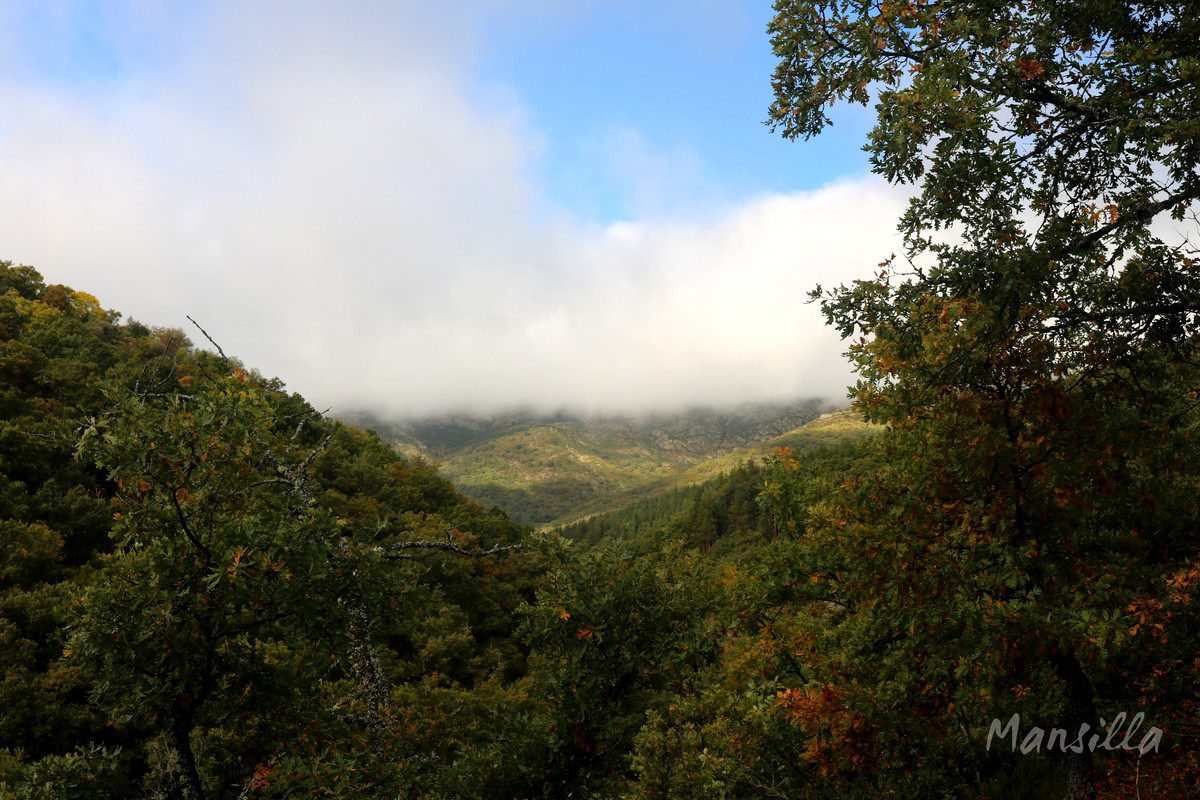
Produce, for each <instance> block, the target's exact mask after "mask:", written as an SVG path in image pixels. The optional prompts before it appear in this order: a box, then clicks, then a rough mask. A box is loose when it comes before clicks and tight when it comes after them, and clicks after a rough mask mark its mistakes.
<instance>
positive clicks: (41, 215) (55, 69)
mask: <svg viewBox="0 0 1200 800" xmlns="http://www.w3.org/2000/svg"><path fill="white" fill-rule="evenodd" d="M771 14H772V11H771V4H770V2H767V1H766V0H753V1H750V0H746V1H745V2H740V1H739V0H654V1H653V2H648V1H647V0H640V2H634V1H630V2H626V1H625V0H607V2H590V0H579V1H578V2H573V3H561V2H550V0H442V1H441V2H439V3H436V4H435V3H417V2H354V1H352V0H344V1H342V2H338V3H328V2H309V1H308V0H289V2H286V3H285V2H268V1H266V0H263V1H261V2H248V1H247V0H239V1H238V2H200V1H199V0H195V1H187V0H185V1H183V2H180V1H179V0H176V1H175V2H152V1H151V0H137V1H134V0H130V1H129V2H123V1H122V0H91V1H84V0H79V1H78V2H71V1H69V0H44V2H39V3H26V2H16V1H12V2H9V1H8V0H0V175H2V176H3V179H2V180H0V259H7V260H12V261H14V262H16V263H23V264H29V265H31V266H34V267H36V268H37V269H38V270H39V271H40V272H41V273H42V274H43V275H44V276H45V278H46V280H47V282H49V283H63V284H67V285H69V286H72V287H73V288H76V289H80V290H83V291H86V292H89V293H91V294H93V295H95V296H96V297H97V298H98V299H99V300H100V302H101V304H102V305H103V306H104V307H106V308H110V309H114V310H117V311H120V312H122V313H123V314H124V315H125V317H126V318H127V319H136V320H138V321H140V322H142V323H144V324H147V325H152V326H162V327H170V328H181V329H185V330H186V331H187V332H188V333H189V335H190V337H191V338H192V340H193V341H195V342H196V343H197V344H202V343H203V337H202V336H201V335H200V334H199V332H198V331H196V330H195V329H194V328H192V327H191V323H189V322H188V320H187V317H188V316H189V315H190V316H191V317H192V318H194V319H195V320H196V321H197V322H199V323H200V324H201V325H203V326H204V328H205V329H206V330H207V331H208V332H209V334H211V335H212V336H213V338H214V339H215V340H216V341H217V342H218V343H219V344H220V345H221V346H222V348H223V349H224V350H225V351H226V352H227V353H231V354H235V355H237V356H238V357H239V358H241V359H242V360H243V361H244V362H245V363H246V364H247V365H248V366H251V367H254V368H256V369H258V370H259V371H261V372H262V373H263V374H265V375H268V376H274V377H278V378H280V379H282V380H283V381H284V382H285V383H286V384H287V386H288V387H289V388H290V389H291V390H294V391H298V392H300V393H301V394H303V395H304V396H305V397H306V398H308V399H309V400H310V402H312V403H313V405H315V406H316V407H317V408H319V409H325V408H330V409H331V413H333V414H334V415H336V414H338V413H339V412H351V411H357V410H368V411H373V412H376V413H381V414H385V415H392V416H402V415H408V416H412V415H424V414H433V413H440V412H446V411H462V410H470V411H477V412H486V411H498V410H503V409H508V408H513V407H518V406H532V407H535V408H542V409H546V410H551V409H559V408H567V409H574V410H579V411H590V412H614V411H626V412H628V411H638V410H651V409H653V410H670V409H676V408H681V407H685V406H696V405H728V404H733V403H739V402H757V401H785V400H790V399H797V398H809V397H822V398H826V399H828V400H830V401H831V402H835V403H844V402H845V397H846V393H847V389H846V387H847V385H848V384H849V383H851V382H852V381H853V376H852V373H851V370H850V367H849V365H848V362H847V361H846V359H845V358H844V357H843V356H842V355H841V354H842V352H843V351H844V350H845V344H844V343H842V342H841V341H840V340H839V338H838V336H837V335H836V333H835V332H833V331H832V330H831V329H829V328H827V327H826V326H825V325H824V324H823V319H822V317H821V314H820V310H819V308H818V307H817V306H816V305H814V304H809V303H807V302H806V301H807V294H808V292H809V291H810V290H811V289H812V288H813V287H814V286H815V285H817V284H821V285H823V286H825V287H826V288H828V287H831V286H836V285H838V284H841V283H847V282H849V281H851V280H854V279H857V278H865V277H869V276H871V275H873V274H874V272H875V267H876V265H877V264H878V263H879V262H880V261H882V260H884V259H886V258H887V257H888V256H889V255H891V254H892V253H893V252H898V251H899V247H900V245H899V240H898V238H897V236H896V233H895V226H896V222H897V219H898V217H899V215H900V213H901V212H902V210H903V206H904V202H905V196H906V193H905V191H904V190H903V189H897V188H895V187H889V186H888V185H886V184H885V183H884V182H883V181H882V180H881V179H879V178H878V177H876V176H873V175H871V174H870V173H869V165H868V163H867V160H866V156H865V154H864V153H863V152H862V150H861V147H862V144H863V143H864V142H865V139H866V133H867V130H868V129H869V127H870V122H871V111H870V110H869V109H862V108H858V107H840V108H839V109H838V110H837V111H836V113H835V114H834V115H833V118H834V125H833V127H832V128H830V129H829V130H827V131H826V132H825V133H824V134H822V135H821V136H820V137H817V138H815V139H812V140H809V141H795V142H791V141H786V140H784V139H783V138H781V137H780V136H779V135H777V134H774V133H772V132H771V131H770V129H769V128H768V127H767V126H766V125H765V124H764V120H765V119H766V117H767V108H768V105H769V104H770V101H771V91H770V76H771V72H772V70H773V68H774V60H773V56H772V53H771V47H770V43H769V40H768V36H767V34H766V25H767V23H768V21H769V20H770V18H771Z"/></svg>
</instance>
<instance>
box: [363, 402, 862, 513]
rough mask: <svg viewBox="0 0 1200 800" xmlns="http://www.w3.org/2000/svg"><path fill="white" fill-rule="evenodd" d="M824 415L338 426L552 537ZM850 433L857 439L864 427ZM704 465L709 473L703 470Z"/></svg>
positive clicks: (570, 417)
mask: <svg viewBox="0 0 1200 800" xmlns="http://www.w3.org/2000/svg"><path fill="white" fill-rule="evenodd" d="M829 412H830V406H829V405H828V404H827V403H824V402H823V401H820V400H800V401H796V402H793V403H787V404H784V403H776V404H771V403H744V404H741V405H738V406H729V407H723V408H722V407H694V408H689V409H685V410H683V411H680V412H676V413H668V412H658V413H653V414H645V415H640V416H638V415H588V416H584V415H574V414H570V413H568V412H565V411H559V412H555V413H549V414H538V413H536V412H533V411H528V410H516V411H510V412H503V413H499V414H492V415H471V414H445V415H439V416H432V417H426V418H422V419H415V420H386V419H381V418H379V417H376V416H374V415H371V414H367V413H357V414H353V413H352V414H345V415H342V416H341V417H340V419H341V420H342V421H343V422H346V423H348V424H352V425H356V426H358V427H362V428H368V429H371V430H374V431H375V432H376V433H377V434H378V435H379V437H380V438H381V439H382V440H383V441H385V442H386V443H388V444H389V445H390V446H392V447H393V448H394V449H396V450H397V451H399V452H401V453H403V454H405V455H407V456H409V457H418V458H421V459H425V460H430V461H436V462H437V463H438V467H439V471H440V472H441V474H443V475H444V476H446V477H447V478H449V479H450V480H451V481H453V482H454V484H455V485H456V486H458V487H459V489H460V490H461V491H462V492H463V493H464V494H466V495H468V496H470V497H472V498H474V499H476V500H479V501H482V502H485V503H490V504H494V505H497V506H499V507H500V508H502V509H503V510H504V511H506V512H507V513H509V514H510V515H511V516H513V518H514V519H517V520H519V521H521V522H523V523H525V524H528V525H534V526H543V527H553V526H554V525H557V524H561V523H562V522H564V521H569V520H572V519H577V518H579V513H580V512H581V511H584V510H585V509H592V510H590V511H586V512H585V513H598V512H599V511H602V510H609V509H610V508H613V507H619V505H621V504H623V503H624V502H633V501H635V500H637V499H641V498H643V497H645V496H647V495H648V494H651V493H653V492H654V491H657V490H660V489H664V488H669V487H671V486H676V485H681V481H683V482H686V483H695V482H700V481H703V480H705V479H706V477H707V476H709V475H713V474H716V473H717V472H718V471H720V469H731V468H733V467H735V466H736V465H737V463H735V462H739V463H740V461H743V460H746V459H747V458H757V457H761V456H763V455H767V454H769V452H771V451H772V450H774V449H775V448H776V447H778V446H779V445H778V444H772V443H773V442H775V440H779V441H780V443H782V444H786V443H787V441H788V439H787V437H788V436H789V435H791V434H794V433H796V431H798V430H799V429H801V428H802V427H804V426H805V425H807V424H809V423H812V422H814V421H816V420H819V419H820V418H821V417H822V414H823V413H825V414H826V415H828V414H829ZM834 413H840V412H834ZM839 419H842V418H840V417H839ZM851 425H852V427H854V428H855V431H857V430H858V426H861V427H863V428H865V427H866V426H865V424H864V423H861V422H857V425H854V424H853V423H852V424H851ZM825 427H828V425H827V426H825ZM826 433H827V434H828V433H830V432H829V431H826ZM844 434H845V432H844V431H843V432H841V433H838V434H831V435H832V436H833V438H834V439H837V438H844ZM856 435H857V434H856ZM801 438H802V439H804V440H805V441H808V440H810V439H813V436H812V435H811V433H810V434H806V435H803V436H801ZM816 438H821V437H819V436H818V437H816ZM741 451H745V452H744V453H743V454H742V455H741V456H735V455H734V454H736V453H739V452H741ZM731 458H733V459H734V461H733V462H731V461H730V459H731ZM710 463H711V464H714V465H717V466H715V467H705V465H706V464H710ZM623 498H624V499H623ZM614 503H615V504H616V505H614Z"/></svg>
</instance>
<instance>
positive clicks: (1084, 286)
mask: <svg viewBox="0 0 1200 800" xmlns="http://www.w3.org/2000/svg"><path fill="white" fill-rule="evenodd" d="M776 10H777V15H776V17H775V18H774V20H773V22H772V24H771V31H772V34H773V37H774V38H773V42H774V46H775V52H776V54H777V56H779V58H780V63H779V65H778V68H777V70H776V73H775V80H774V89H775V93H776V99H775V102H774V104H773V105H772V107H771V112H770V113H771V123H772V124H773V125H774V126H775V128H776V129H782V132H783V134H784V135H785V136H788V137H792V138H796V137H801V136H803V137H807V136H811V135H815V134H817V133H819V132H820V131H821V130H822V129H823V128H824V127H825V126H826V125H827V124H828V123H829V119H828V117H827V115H826V110H827V108H828V107H829V106H830V105H831V104H833V103H834V102H836V101H839V100H849V101H852V102H859V103H864V104H865V103H866V102H868V101H869V100H870V99H871V97H872V96H874V97H875V99H876V101H877V102H876V110H877V114H878V121H877V124H876V126H875V129H874V130H873V131H872V132H871V134H870V137H869V142H868V144H867V147H866V149H867V150H868V152H870V154H871V162H872V165H873V167H874V169H875V170H876V171H877V172H878V173H880V174H882V175H883V176H884V177H886V178H887V179H888V180H890V181H893V182H900V183H916V184H918V191H917V193H916V195H915V197H914V198H913V200H912V202H911V204H910V207H909V209H908V211H907V212H906V214H905V215H904V217H903V218H902V220H901V222H900V228H901V230H902V232H903V233H904V235H905V240H906V244H907V252H906V253H905V256H906V259H907V261H908V264H909V265H910V268H909V270H908V271H907V272H901V271H900V270H898V269H897V268H896V266H895V259H894V258H893V259H889V260H888V261H886V262H885V263H884V264H882V265H881V269H880V272H879V274H878V276H877V277H876V278H875V279H873V280H866V281H857V282H855V283H854V284H853V285H852V286H851V287H850V288H845V287H843V288H840V289H837V290H834V291H832V292H830V293H828V294H822V293H821V291H820V290H819V289H818V291H817V292H814V297H815V298H819V299H822V301H823V308H824V311H825V314H826V317H827V319H828V320H829V322H830V323H831V324H833V325H835V326H837V327H838V329H839V330H840V331H841V333H842V334H843V335H844V336H856V337H857V338H856V339H855V341H853V343H852V344H851V346H850V352H849V355H850V357H851V358H852V360H853V362H854V364H855V368H856V370H857V371H858V373H859V375H860V376H861V379H860V381H859V382H858V384H857V385H856V387H855V389H854V396H855V401H856V402H855V405H856V408H857V409H858V410H860V411H861V412H862V413H863V414H864V415H865V416H866V417H867V418H868V419H869V420H871V421H873V422H878V423H882V424H886V425H887V426H889V430H888V432H887V434H886V435H885V436H884V437H883V438H882V439H881V440H880V443H879V445H878V446H879V448H880V452H881V454H882V455H883V457H884V459H883V464H882V466H880V467H878V468H876V469H872V470H867V471H865V472H862V473H860V474H857V475H850V476H847V477H845V478H844V479H842V480H841V481H837V482H830V483H828V484H826V485H825V486H824V488H823V489H822V491H820V492H818V493H817V496H816V498H815V500H814V501H813V502H811V503H810V504H808V505H807V506H806V510H805V511H804V513H803V517H802V519H799V520H796V522H797V523H798V527H799V529H801V530H803V531H804V533H803V536H802V537H801V538H800V540H799V542H798V543H797V548H798V550H799V551H800V552H801V554H802V556H803V557H802V562H803V563H804V564H805V569H806V570H807V572H808V573H809V575H810V577H811V581H808V582H805V584H804V586H805V589H804V590H803V591H801V592H800V594H801V595H803V596H807V597H809V598H810V600H811V606H810V613H811V615H812V617H813V619H814V620H817V623H818V624H816V625H814V629H813V631H812V633H813V635H814V636H815V637H816V639H815V644H813V645H811V646H808V647H804V648H802V649H804V651H805V652H804V654H803V655H804V657H805V658H807V659H808V660H809V662H810V664H811V672H810V674H809V675H808V680H807V682H806V683H805V684H804V685H798V686H796V687H794V689H793V690H791V691H789V692H788V693H785V694H784V695H782V696H781V698H780V701H779V702H780V707H781V709H782V711H784V712H785V713H786V714H788V715H789V717H790V718H791V719H792V720H793V721H794V722H795V723H796V725H797V727H798V728H799V729H800V730H802V731H804V732H805V733H806V735H808V736H811V737H815V738H816V739H818V740H819V739H821V737H822V736H823V735H828V734H829V733H830V731H831V730H833V729H834V728H835V727H836V725H837V724H839V723H838V722H837V721H836V720H837V719H840V720H841V721H842V722H845V721H846V720H848V719H853V720H855V721H856V722H858V721H861V722H862V723H863V724H861V725H856V726H851V728H850V729H851V730H854V731H856V733H855V735H856V736H858V737H860V741H859V742H857V744H858V745H862V744H864V743H867V744H869V745H870V748H871V749H872V750H873V751H874V752H875V753H876V755H875V756H874V757H873V758H872V759H870V760H869V763H865V764H864V763H859V764H856V765H855V766H856V767H857V768H858V769H860V770H875V771H877V772H878V773H880V774H891V775H895V776H905V775H907V776H909V777H903V778H900V780H902V781H916V782H917V783H920V782H921V781H924V782H925V783H926V784H928V785H926V786H924V787H923V788H922V791H932V788H931V787H934V786H936V788H937V790H939V791H949V792H955V791H957V792H969V791H975V790H977V789H978V788H979V786H980V785H986V784H987V783H988V781H989V773H991V774H993V775H999V774H1002V773H1001V768H999V767H998V762H997V761H996V759H995V758H994V757H993V758H991V759H990V760H989V759H988V758H984V755H983V752H982V751H983V742H982V734H983V733H984V732H986V730H987V723H988V721H990V719H991V718H993V717H999V716H1003V717H1004V718H1007V717H1008V716H1009V715H1010V714H1011V713H1012V712H1013V711H1014V710H1017V709H1018V708H1020V709H1022V710H1023V711H1024V712H1025V714H1024V718H1026V719H1028V718H1029V716H1030V715H1031V714H1034V713H1035V712H1036V713H1037V714H1041V715H1043V720H1044V722H1045V723H1051V722H1055V721H1057V722H1058V724H1060V725H1062V726H1064V727H1065V728H1067V729H1068V730H1070V731H1071V732H1072V733H1071V737H1072V740H1073V739H1074V732H1075V731H1077V730H1078V729H1079V728H1080V726H1081V725H1084V724H1087V725H1090V726H1092V727H1093V728H1094V727H1095V726H1097V725H1099V724H1100V718H1101V717H1107V719H1109V720H1111V719H1112V718H1113V716H1114V715H1115V714H1116V713H1117V712H1118V711H1121V710H1122V709H1121V708H1120V706H1121V705H1125V706H1127V707H1128V710H1129V712H1130V713H1132V712H1133V711H1134V710H1135V709H1134V708H1133V707H1131V706H1132V705H1137V704H1146V705H1147V706H1149V707H1151V708H1153V709H1155V710H1157V711H1159V712H1160V714H1162V716H1161V717H1160V719H1159V721H1158V724H1160V725H1162V726H1163V727H1164V728H1166V730H1167V735H1166V736H1167V738H1169V737H1170V736H1174V737H1176V739H1177V741H1176V744H1175V746H1174V747H1173V748H1168V749H1167V753H1166V755H1167V756H1168V757H1170V758H1174V759H1176V761H1177V766H1179V765H1183V766H1187V767H1188V769H1191V770H1194V769H1195V765H1194V763H1190V762H1187V756H1186V755H1185V754H1186V753H1187V751H1188V749H1189V744H1191V745H1192V747H1194V742H1192V743H1189V742H1188V741H1187V738H1186V737H1187V736H1188V734H1187V729H1186V728H1182V727H1178V726H1175V727H1171V726H1170V725H1169V719H1168V718H1167V717H1166V710H1165V709H1167V708H1169V707H1170V705H1171V704H1175V703H1181V702H1190V701H1191V700H1192V698H1190V697H1189V696H1188V693H1187V689H1186V685H1187V684H1186V681H1188V680H1193V679H1194V678H1195V677H1196V665H1195V663H1194V660H1193V656H1192V653H1191V652H1190V650H1189V649H1188V645H1189V644H1190V643H1191V642H1192V641H1193V640H1194V638H1193V637H1194V635H1195V633H1196V629H1197V621H1196V611H1195V606H1194V604H1193V602H1192V597H1191V592H1192V590H1191V589H1190V588H1189V587H1191V586H1193V585H1194V579H1193V577H1191V576H1194V575H1195V574H1196V565H1197V545H1196V522H1197V517H1198V512H1197V508H1196V505H1195V502H1194V492H1193V491H1192V488H1193V487H1194V486H1195V483H1196V480H1197V477H1198V476H1200V458H1198V455H1197V453H1198V451H1197V446H1196V445H1197V442H1196V424H1197V423H1196V420H1197V415H1196V410H1197V400H1198V395H1197V386H1200V375H1198V374H1197V366H1198V364H1197V359H1196V357H1197V348H1198V346H1200V274H1198V273H1197V268H1198V263H1197V258H1196V256H1197V253H1196V246H1195V243H1194V241H1191V240H1189V238H1188V237H1189V236H1192V237H1194V236H1195V235H1196V213H1195V208H1196V201H1197V198H1200V170H1198V158H1200V135H1198V134H1200V95H1198V94H1197V93H1196V92H1195V88H1194V87H1195V85H1196V83H1197V79H1198V78H1200V9H1198V8H1197V6H1196V4H1195V3H1194V2H1164V3H1153V4H1150V3H1123V4H1117V5H1113V4H1109V3H1099V2H1096V3H1092V2H1085V3H1082V4H1069V5H1063V4H1059V3H1049V2H1042V0H1034V1H1033V2H1030V3H1023V4H1001V3H993V2H973V1H972V0H968V1H966V2H957V1H954V0H952V1H951V2H937V3H933V2H904V3H890V2H882V3H876V2H870V3H868V2H816V3H810V2H796V1H795V0H779V2H777V3H776ZM941 231H947V232H949V233H951V234H953V237H956V238H953V237H951V236H946V235H945V234H944V233H941ZM787 469H788V465H787V464H786V462H784V463H781V465H780V470H781V475H782V474H785V473H786V472H787ZM782 480H784V479H783V478H782V477H780V478H777V482H778V481H782ZM1181 587H1182V588H1181ZM1164 675H1172V676H1174V677H1172V678H1170V679H1164V678H1163V677H1162V676H1164ZM1179 681H1183V683H1180V682H1179ZM822 692H824V693H825V695H824V696H825V697H826V698H828V697H830V695H831V693H832V695H833V696H835V697H836V698H837V703H836V705H837V708H838V709H840V711H839V713H838V715H834V717H835V719H833V720H832V721H831V719H830V715H829V714H828V703H826V704H824V706H822V704H821V703H819V702H817V701H818V699H819V698H820V696H821V693H822ZM822 708H823V712H822V713H824V716H825V718H826V719H825V720H824V721H823V720H822V719H821V718H820V715H819V714H818V713H817V712H818V711H819V710H821V709H822ZM841 730H845V728H842V729H841ZM1193 735H1194V734H1193ZM826 741H829V740H828V739H826ZM916 742H919V743H921V744H916V745H915V744H914V743H916ZM842 744H843V746H842V748H841V749H840V750H839V748H837V747H828V748H825V749H824V750H820V749H818V752H819V753H820V754H821V756H822V757H825V756H828V757H829V758H830V763H831V764H841V767H842V768H845V767H846V766H847V765H848V764H849V761H848V760H847V759H848V757H849V754H851V753H853V754H855V755H856V756H861V754H862V750H861V748H860V749H854V748H853V747H851V746H850V745H851V744H855V743H847V742H844V741H843V743H842ZM950 758H954V759H956V760H957V761H958V762H959V763H960V764H962V763H964V762H965V763H967V764H971V763H972V762H973V763H974V765H975V771H970V770H962V769H961V767H956V770H955V773H954V774H951V773H948V772H943V773H941V774H939V771H938V770H937V769H935V768H934V767H933V764H935V763H938V761H939V760H942V761H943V763H945V760H946V759H950ZM1185 762H1186V763H1185ZM1045 765H1046V771H1047V774H1048V775H1049V777H1048V778H1047V780H1049V781H1050V784H1049V785H1053V784H1054V782H1055V781H1060V782H1061V783H1060V786H1061V787H1062V790H1063V791H1065V792H1066V794H1067V795H1068V796H1070V797H1093V796H1095V795H1096V793H1097V791H1098V788H1097V786H1098V780H1097V778H1096V776H1095V772H1094V766H1095V765H1094V760H1093V756H1092V754H1091V753H1090V752H1087V751H1085V752H1083V753H1074V752H1070V753H1065V754H1061V753H1060V754H1056V759H1055V760H1050V759H1046V760H1045ZM1118 772H1119V770H1118ZM1191 774H1192V777H1194V776H1195V772H1194V771H1193V772H1192V773H1191ZM912 776H920V777H919V778H914V777H912Z"/></svg>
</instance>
